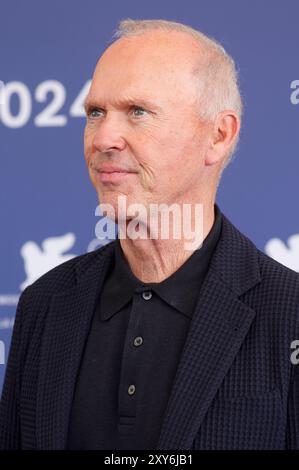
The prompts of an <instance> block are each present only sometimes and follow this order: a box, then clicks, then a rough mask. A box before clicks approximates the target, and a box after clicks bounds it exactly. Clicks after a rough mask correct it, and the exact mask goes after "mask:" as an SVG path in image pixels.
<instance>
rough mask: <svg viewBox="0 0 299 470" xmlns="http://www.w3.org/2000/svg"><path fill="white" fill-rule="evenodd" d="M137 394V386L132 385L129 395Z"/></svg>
mask: <svg viewBox="0 0 299 470" xmlns="http://www.w3.org/2000/svg"><path fill="white" fill-rule="evenodd" d="M134 393H135V385H130V387H129V388H128V394H129V395H133V394H134Z"/></svg>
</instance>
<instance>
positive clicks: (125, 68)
mask: <svg viewBox="0 0 299 470" xmlns="http://www.w3.org/2000/svg"><path fill="white" fill-rule="evenodd" d="M186 36H187V35H186V34H181V33H178V34H177V33H176V32H175V34H172V33H171V34H170V35H169V34H168V35H165V33H163V34H162V36H161V35H160V34H157V33H156V32H155V34H153V35H150V34H146V35H141V36H137V37H132V38H122V39H119V40H118V41H116V42H115V43H114V44H112V46H110V47H109V48H108V49H107V50H106V51H105V52H104V54H103V55H102V56H101V58H100V60H99V62H98V63H97V66H96V69H95V72H94V76H93V80H92V86H91V90H90V97H100V96H102V97H105V98H107V99H113V97H115V98H116V97H119V98H120V95H121V94H123V95H124V96H129V97H134V96H144V95H146V96H147V97H148V98H149V99H151V98H153V99H154V98H155V97H159V98H163V97H164V98H165V99H167V100H169V99H172V98H173V99H176V100H179V99H180V98H182V99H184V100H186V99H188V97H189V99H190V97H191V95H194V89H195V81H196V79H195V76H194V73H193V70H194V68H195V65H196V66H198V62H199V57H200V51H199V47H198V45H197V44H194V42H195V41H194V40H193V38H192V37H191V38H189V37H188V36H187V37H186Z"/></svg>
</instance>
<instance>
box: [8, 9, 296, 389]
mask: <svg viewBox="0 0 299 470" xmlns="http://www.w3.org/2000/svg"><path fill="white" fill-rule="evenodd" d="M127 17H131V18H144V19H146V18H162V19H170V20H174V21H179V22H183V23H187V24H189V25H191V26H193V27H195V28H198V29H200V30H201V31H203V32H204V33H206V34H208V35H210V36H212V37H215V38H216V39H218V40H219V41H220V42H222V44H223V45H224V47H225V48H226V49H227V51H228V52H229V53H230V54H231V55H232V56H233V57H234V58H235V60H236V63H237V66H238V69H239V70H240V84H241V89H242V95H243V99H244V102H245V114H244V119H243V128H242V132H241V141H240V146H239V151H238V153H237V155H236V157H235V159H234V161H233V163H232V164H231V165H230V166H229V167H228V168H227V169H226V170H225V172H224V174H223V179H222V183H221V186H220V189H219V192H218V197H217V202H218V204H219V206H220V207H221V209H222V211H223V212H224V213H225V214H226V215H227V216H228V217H229V218H230V219H231V221H232V222H233V223H234V224H235V225H236V226H237V227H238V228H239V229H240V230H241V231H242V232H243V233H245V234H246V235H247V236H248V237H249V238H251V239H252V240H253V241H254V242H255V243H256V245H257V246H258V247H259V248H260V249H262V250H263V251H265V252H267V253H268V254H269V255H270V256H272V257H274V258H276V259H277V260H279V261H280V262H281V263H283V264H286V265H287V266H289V267H291V268H292V269H294V270H296V271H298V272H299V218H298V199H299V188H298V176H299V161H298V147H299V132H298V131H299V62H298V44H299V2H298V0H284V1H282V0H276V1H275V2H274V1H271V0H264V1H263V2H261V1H260V0H241V1H240V0H226V1H225V2H223V1H222V0H194V1H184V2H181V1H175V0H164V1H163V2H161V1H153V0H152V1H151V2H140V1H130V0H126V1H125V2H122V1H120V0H119V1H115V0H110V1H109V2H104V1H100V0H84V2H73V1H71V0H67V1H61V0H59V1H58V0H51V1H48V0H43V1H41V0H36V1H35V0H27V1H26V2H23V1H21V0H20V1H17V0H6V1H5V0H2V2H1V9H0V18H1V23H0V80H1V81H2V82H3V83H4V84H5V95H6V100H5V102H1V103H0V149H1V154H0V155H1V172H0V201H1V202H0V204H1V222H2V223H1V243H0V253H1V263H0V281H1V282H0V390H1V387H2V382H3V376H4V371H5V364H6V361H7V356H8V351H9V343H10V338H11V331H12V326H13V321H14V315H15V309H16V303H17V300H18V297H19V295H20V292H21V291H22V289H24V287H25V286H26V285H28V284H30V283H31V282H32V281H33V280H34V279H35V278H36V277H38V276H39V275H41V274H42V273H43V272H44V271H46V270H47V269H50V267H52V265H54V264H57V263H59V262H61V261H64V260H66V259H68V257H70V256H74V255H79V254H82V253H84V252H86V251H88V250H92V249H94V248H95V247H96V246H98V244H99V242H98V240H97V239H96V238H95V232H94V230H95V225H96V222H97V220H98V218H97V217H96V216H95V208H96V205H97V203H98V201H97V195H96V193H95V191H94V189H93V188H92V186H91V183H90V182H89V178H88V173H87V169H86V166H85V162H84V158H83V128H84V123H85V120H84V116H83V113H82V103H83V99H84V97H85V94H86V92H87V88H88V84H89V80H90V78H91V75H92V72H93V68H94V66H95V64H96V62H97V59H98V57H99V56H100V54H101V53H102V52H103V51H104V49H105V48H106V47H107V45H108V43H109V41H110V39H111V36H112V33H113V31H114V30H115V28H116V26H117V23H118V21H119V20H120V19H123V18H127ZM0 88H1V87H0ZM0 95H1V93H0ZM2 101H3V100H2Z"/></svg>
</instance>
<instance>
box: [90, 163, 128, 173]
mask: <svg viewBox="0 0 299 470" xmlns="http://www.w3.org/2000/svg"><path fill="white" fill-rule="evenodd" d="M97 171H98V172H99V173H136V172H135V171H131V170H129V169H127V168H121V167H119V166H114V165H102V166H100V167H99V168H98V169H97Z"/></svg>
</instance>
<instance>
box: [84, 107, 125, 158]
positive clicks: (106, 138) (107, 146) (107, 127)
mask: <svg viewBox="0 0 299 470" xmlns="http://www.w3.org/2000/svg"><path fill="white" fill-rule="evenodd" d="M123 134H124V129H123V126H122V125H121V123H120V120H119V119H118V118H117V117H116V116H112V115H110V116H108V114H107V115H106V117H105V118H104V119H103V120H102V121H101V123H100V124H99V126H98V128H97V130H96V131H95V134H94V136H93V140H92V147H93V150H95V151H98V152H101V153H105V152H106V153H107V152H110V151H112V150H118V151H121V150H124V149H125V147H126V140H125V138H124V136H123Z"/></svg>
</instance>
